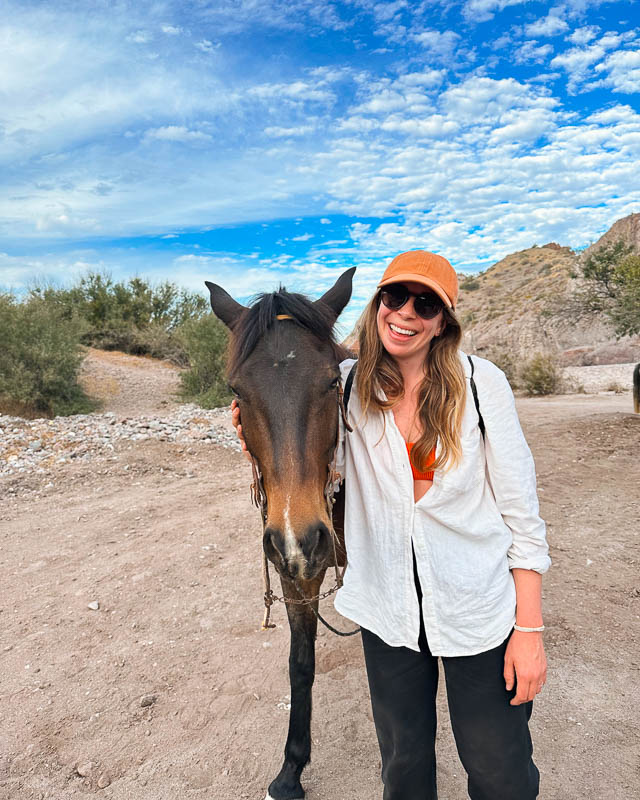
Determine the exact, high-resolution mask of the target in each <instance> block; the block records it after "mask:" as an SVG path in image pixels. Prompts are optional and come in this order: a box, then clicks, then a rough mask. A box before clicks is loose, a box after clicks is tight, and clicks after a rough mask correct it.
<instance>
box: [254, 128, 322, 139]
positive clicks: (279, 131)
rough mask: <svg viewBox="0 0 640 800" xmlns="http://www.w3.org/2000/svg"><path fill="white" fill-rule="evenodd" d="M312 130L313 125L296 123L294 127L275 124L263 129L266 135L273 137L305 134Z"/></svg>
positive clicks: (282, 137) (280, 137)
mask: <svg viewBox="0 0 640 800" xmlns="http://www.w3.org/2000/svg"><path fill="white" fill-rule="evenodd" d="M313 130H314V126H313V125H298V126H297V127H295V128H281V127H279V126H277V125H274V126H269V127H268V128H265V129H264V133H265V135H266V136H271V137H273V138H274V139H284V138H288V137H290V136H307V135H308V134H310V133H312V132H313Z"/></svg>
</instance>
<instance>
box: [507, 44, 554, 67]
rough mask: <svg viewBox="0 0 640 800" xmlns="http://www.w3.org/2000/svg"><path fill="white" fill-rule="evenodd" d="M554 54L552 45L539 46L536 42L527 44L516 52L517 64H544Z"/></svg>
mask: <svg viewBox="0 0 640 800" xmlns="http://www.w3.org/2000/svg"><path fill="white" fill-rule="evenodd" d="M551 53H553V47H552V46H551V45H550V44H543V45H538V43H537V42H536V41H535V40H531V41H528V42H525V43H524V44H523V45H521V46H520V47H519V48H518V49H517V50H515V51H514V58H515V61H516V63H517V64H528V63H531V62H533V63H534V64H542V63H543V62H544V61H546V59H547V58H548V57H549V56H550V55H551Z"/></svg>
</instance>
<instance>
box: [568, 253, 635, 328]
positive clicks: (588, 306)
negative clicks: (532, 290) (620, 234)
mask: <svg viewBox="0 0 640 800" xmlns="http://www.w3.org/2000/svg"><path fill="white" fill-rule="evenodd" d="M581 277H582V278H583V285H582V287H581V289H580V291H579V292H578V293H577V297H578V302H579V303H580V306H581V308H582V310H583V311H592V312H593V311H602V312H604V313H605V314H606V315H607V316H608V317H609V319H610V320H611V322H612V323H613V327H614V331H615V333H616V336H619V337H620V336H633V335H635V334H638V333H640V255H638V254H637V253H636V254H634V253H633V248H632V247H631V246H630V245H627V244H626V243H625V242H624V241H623V240H618V241H616V242H611V243H609V244H606V245H603V246H602V247H600V248H599V249H598V250H597V251H595V252H594V253H592V254H591V255H589V256H588V257H587V258H586V259H585V261H584V262H583V264H582V276H581Z"/></svg>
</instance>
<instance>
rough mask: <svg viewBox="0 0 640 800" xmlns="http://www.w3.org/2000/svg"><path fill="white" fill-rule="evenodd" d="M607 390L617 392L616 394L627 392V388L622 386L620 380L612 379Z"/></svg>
mask: <svg viewBox="0 0 640 800" xmlns="http://www.w3.org/2000/svg"><path fill="white" fill-rule="evenodd" d="M607 391H608V392H615V393H616V394H624V393H625V391H626V389H625V388H624V386H621V385H620V384H619V383H618V381H612V382H611V383H610V384H609V385H608V386H607Z"/></svg>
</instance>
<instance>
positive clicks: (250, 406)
mask: <svg viewBox="0 0 640 800" xmlns="http://www.w3.org/2000/svg"><path fill="white" fill-rule="evenodd" d="M354 272H355V268H352V269H349V270H347V271H346V272H345V273H343V274H342V275H341V276H340V278H338V280H337V281H336V283H335V284H334V286H332V288H331V289H329V291H328V292H326V293H325V294H324V295H323V296H322V297H321V298H320V299H319V300H316V301H315V302H313V301H311V300H309V299H308V298H306V297H304V296H303V295H299V294H293V293H290V292H287V291H286V290H285V289H282V288H281V289H280V290H279V291H277V292H273V293H271V294H264V295H261V296H260V297H259V298H258V300H257V301H256V302H255V303H254V304H253V305H252V306H250V307H245V306H243V305H241V304H240V303H237V302H236V301H235V300H234V299H233V298H232V297H231V296H230V295H229V294H227V292H226V291H225V290H224V289H222V288H221V287H220V286H217V285H216V284H213V283H209V282H208V281H206V285H207V287H208V288H209V291H210V294H211V307H212V308H213V311H214V313H215V314H216V316H217V317H218V318H219V319H220V320H221V321H222V322H224V323H225V325H226V326H227V327H228V328H229V330H230V332H231V340H230V349H229V359H228V366H227V376H228V380H229V383H230V386H231V388H232V390H233V392H234V394H235V395H236V397H237V399H238V404H239V406H240V414H241V419H242V430H243V433H244V437H245V441H246V443H247V447H248V449H249V452H250V453H251V455H252V456H253V458H254V459H255V461H256V462H257V464H258V467H259V470H260V472H261V474H262V481H263V487H264V492H265V495H266V520H265V526H264V538H263V546H264V550H265V553H266V555H267V557H268V558H269V560H270V561H271V562H272V563H273V564H274V565H275V567H276V569H277V570H278V572H279V573H280V574H281V575H282V576H283V577H286V578H290V579H302V580H311V579H313V578H315V577H316V576H317V575H319V574H320V573H322V572H323V570H324V569H326V567H327V566H328V565H329V564H330V563H332V560H333V558H334V555H335V553H334V542H333V540H332V536H333V530H332V524H331V518H330V512H329V509H328V506H327V501H326V497H325V488H326V486H327V478H328V469H329V466H330V464H331V462H332V459H333V455H334V451H335V447H336V442H337V437H338V425H339V405H338V387H339V382H340V372H339V367H338V365H339V363H340V361H341V360H342V359H343V358H345V357H346V355H347V353H346V351H344V349H343V348H342V347H341V346H340V345H338V344H337V343H336V342H335V340H334V338H333V334H332V330H333V326H334V324H335V322H336V320H337V318H338V316H339V315H340V313H341V311H342V310H343V308H344V307H345V306H346V304H347V303H348V302H349V299H350V297H351V282H352V278H353V273H354Z"/></svg>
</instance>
